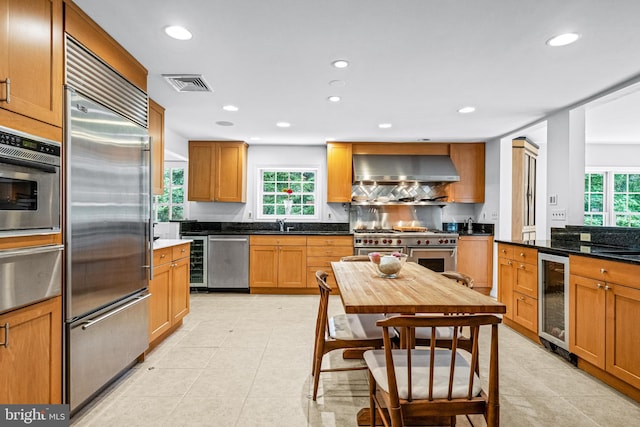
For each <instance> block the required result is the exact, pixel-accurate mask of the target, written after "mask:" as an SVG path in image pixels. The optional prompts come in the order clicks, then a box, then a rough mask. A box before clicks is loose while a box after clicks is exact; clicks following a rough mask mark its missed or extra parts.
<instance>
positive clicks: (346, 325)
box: [329, 314, 384, 340]
mask: <svg viewBox="0 0 640 427" xmlns="http://www.w3.org/2000/svg"><path fill="white" fill-rule="evenodd" d="M381 319H384V315H383V314H341V315H338V316H333V317H330V318H329V336H330V337H331V338H333V339H339V340H362V339H378V338H379V339H382V328H381V327H379V326H377V325H376V322H377V321H378V320H381Z"/></svg>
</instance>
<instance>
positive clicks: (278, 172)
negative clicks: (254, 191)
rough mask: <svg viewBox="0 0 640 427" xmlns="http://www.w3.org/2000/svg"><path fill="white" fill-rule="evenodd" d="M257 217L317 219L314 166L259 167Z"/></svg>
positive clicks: (315, 172) (315, 171)
mask: <svg viewBox="0 0 640 427" xmlns="http://www.w3.org/2000/svg"><path fill="white" fill-rule="evenodd" d="M258 172H259V176H260V190H259V191H258V218H263V219H264V218H275V217H277V216H285V215H286V216H290V217H298V218H301V219H302V218H305V219H317V218H318V206H317V205H316V201H317V199H318V198H317V185H316V176H317V170H316V169H274V168H270V169H259V170H258Z"/></svg>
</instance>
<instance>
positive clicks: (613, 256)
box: [496, 240, 640, 264]
mask: <svg viewBox="0 0 640 427" xmlns="http://www.w3.org/2000/svg"><path fill="white" fill-rule="evenodd" d="M496 242H497V243H508V244H513V245H518V246H524V247H529V248H535V249H538V251H540V252H543V253H549V254H555V255H584V256H589V257H592V258H599V259H606V260H609V261H621V262H627V263H631V264H640V249H635V248H623V247H617V246H606V245H600V244H591V243H589V242H575V241H565V240H496Z"/></svg>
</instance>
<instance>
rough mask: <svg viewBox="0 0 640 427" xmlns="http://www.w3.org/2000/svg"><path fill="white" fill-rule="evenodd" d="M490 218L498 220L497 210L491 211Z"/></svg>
mask: <svg viewBox="0 0 640 427" xmlns="http://www.w3.org/2000/svg"><path fill="white" fill-rule="evenodd" d="M491 219H492V220H494V221H497V220H498V212H496V211H493V212H491Z"/></svg>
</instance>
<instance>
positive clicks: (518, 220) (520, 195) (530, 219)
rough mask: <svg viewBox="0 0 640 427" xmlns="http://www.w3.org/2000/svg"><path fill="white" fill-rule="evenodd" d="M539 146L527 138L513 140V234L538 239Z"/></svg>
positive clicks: (515, 237) (522, 237) (518, 236)
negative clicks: (537, 166) (537, 170)
mask: <svg viewBox="0 0 640 427" xmlns="http://www.w3.org/2000/svg"><path fill="white" fill-rule="evenodd" d="M537 157H538V146H537V145H535V144H534V143H532V142H531V141H529V140H528V139H526V138H517V139H514V140H513V141H512V177H511V182H512V195H511V201H512V208H511V236H512V238H513V239H514V240H535V239H536V210H535V206H536V161H537V160H536V159H537Z"/></svg>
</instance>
